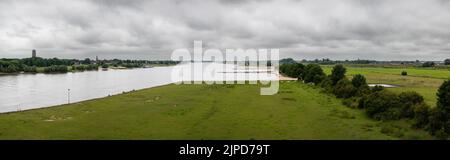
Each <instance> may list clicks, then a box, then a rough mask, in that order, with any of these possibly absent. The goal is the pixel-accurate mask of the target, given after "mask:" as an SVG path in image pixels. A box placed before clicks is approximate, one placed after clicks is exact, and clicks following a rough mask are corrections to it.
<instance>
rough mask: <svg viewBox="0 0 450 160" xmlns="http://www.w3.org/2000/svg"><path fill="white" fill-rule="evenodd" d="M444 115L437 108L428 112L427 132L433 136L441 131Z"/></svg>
mask: <svg viewBox="0 0 450 160" xmlns="http://www.w3.org/2000/svg"><path fill="white" fill-rule="evenodd" d="M444 122H445V118H444V114H443V112H442V111H441V110H440V109H439V108H433V109H431V110H430V112H429V116H428V126H427V128H426V129H427V130H428V131H429V132H430V134H431V135H435V134H436V132H438V131H442V130H443V127H444Z"/></svg>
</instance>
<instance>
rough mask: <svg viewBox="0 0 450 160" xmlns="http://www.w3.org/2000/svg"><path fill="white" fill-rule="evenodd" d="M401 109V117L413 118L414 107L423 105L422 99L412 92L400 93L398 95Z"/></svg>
mask: <svg viewBox="0 0 450 160" xmlns="http://www.w3.org/2000/svg"><path fill="white" fill-rule="evenodd" d="M398 99H399V101H400V104H401V108H402V117H407V118H413V117H414V106H415V105H418V104H421V103H424V99H423V97H422V96H421V95H420V94H418V93H417V92H414V91H408V92H402V93H400V94H399V95H398Z"/></svg>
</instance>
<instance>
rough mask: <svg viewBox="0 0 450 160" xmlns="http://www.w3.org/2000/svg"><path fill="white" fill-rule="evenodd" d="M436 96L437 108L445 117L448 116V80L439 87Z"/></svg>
mask: <svg viewBox="0 0 450 160" xmlns="http://www.w3.org/2000/svg"><path fill="white" fill-rule="evenodd" d="M437 97H438V98H437V104H436V106H437V108H439V109H440V110H441V111H443V112H444V115H445V117H446V118H450V80H447V81H445V82H444V83H443V84H442V85H441V86H440V87H439V89H438V92H437Z"/></svg>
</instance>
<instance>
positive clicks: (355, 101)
mask: <svg viewBox="0 0 450 160" xmlns="http://www.w3.org/2000/svg"><path fill="white" fill-rule="evenodd" d="M360 99H361V98H358V97H352V98H347V99H344V100H342V104H343V105H345V106H347V107H350V108H358V107H359V101H360Z"/></svg>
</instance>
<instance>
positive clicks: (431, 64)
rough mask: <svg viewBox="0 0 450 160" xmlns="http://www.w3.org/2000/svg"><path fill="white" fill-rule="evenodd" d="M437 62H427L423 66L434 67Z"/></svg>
mask: <svg viewBox="0 0 450 160" xmlns="http://www.w3.org/2000/svg"><path fill="white" fill-rule="evenodd" d="M435 65H436V64H435V63H434V62H425V63H423V64H422V67H434V66H435Z"/></svg>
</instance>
